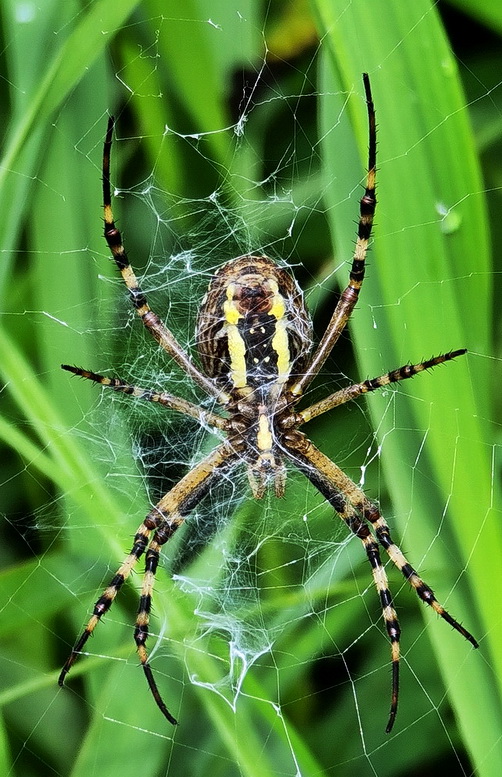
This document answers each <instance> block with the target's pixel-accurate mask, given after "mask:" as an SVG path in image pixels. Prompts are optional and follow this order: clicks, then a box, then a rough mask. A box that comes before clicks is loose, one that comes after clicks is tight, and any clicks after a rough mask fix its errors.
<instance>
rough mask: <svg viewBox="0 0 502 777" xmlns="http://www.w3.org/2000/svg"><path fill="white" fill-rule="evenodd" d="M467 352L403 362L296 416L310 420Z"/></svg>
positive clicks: (342, 390) (347, 387)
mask: <svg viewBox="0 0 502 777" xmlns="http://www.w3.org/2000/svg"><path fill="white" fill-rule="evenodd" d="M465 353H467V349H466V348H459V349H458V350H457V351H449V353H444V354H440V355H439V356H434V357H433V358H432V359H427V361H424V362H420V363H419V364H405V365H404V367H399V368H398V369H397V370H392V371H391V372H387V373H386V374H385V375H380V376H379V377H378V378H372V380H364V381H362V383H354V384H353V385H352V386H346V387H345V388H343V389H340V391H335V393H334V394H330V395H329V396H328V397H325V398H324V399H321V400H320V402H316V403H315V404H314V405H311V406H310V407H307V408H305V410H300V411H299V412H298V416H299V417H300V418H302V419H303V421H302V423H306V422H307V421H310V420H311V419H312V418H315V417H316V416H318V415H321V414H322V413H326V412H327V411H328V410H332V409H333V408H334V407H337V406H338V405H343V404H344V403H345V402H349V401H350V400H351V399H355V398H356V397H360V396H361V394H367V393H368V392H369V391H376V390H377V389H379V388H382V387H383V386H388V385H389V384H390V383H397V382H398V381H401V380H406V379H407V378H413V376H414V375H417V374H418V373H419V372H423V371H424V370H430V369H431V368H432V367H436V366H437V365H438V364H443V363H444V362H448V361H451V359H455V358H456V357H457V356H463V355H464V354H465Z"/></svg>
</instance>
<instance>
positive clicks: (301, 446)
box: [285, 432, 479, 733]
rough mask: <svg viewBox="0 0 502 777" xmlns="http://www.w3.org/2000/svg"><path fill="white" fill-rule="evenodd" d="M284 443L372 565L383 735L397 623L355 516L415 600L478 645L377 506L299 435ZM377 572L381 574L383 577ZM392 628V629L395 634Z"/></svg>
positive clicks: (393, 709) (369, 545)
mask: <svg viewBox="0 0 502 777" xmlns="http://www.w3.org/2000/svg"><path fill="white" fill-rule="evenodd" d="M285 443H286V447H285V453H287V455H288V457H289V459H290V460H291V461H292V462H293V463H294V464H295V466H296V467H298V469H300V470H301V471H302V472H303V473H304V474H305V475H306V477H307V478H308V479H309V480H310V481H311V482H312V483H313V484H314V485H315V486H316V488H317V489H318V490H319V491H320V492H321V494H323V496H324V497H325V498H326V499H327V500H328V501H329V502H330V504H332V505H333V507H334V508H335V510H336V511H337V512H338V513H339V514H340V515H341V517H342V518H343V520H344V521H345V522H346V523H347V525H348V526H349V528H350V529H351V531H352V532H354V533H355V534H357V536H358V537H359V538H360V539H361V540H362V542H363V544H364V545H365V548H366V553H367V555H368V559H369V560H370V563H371V565H372V569H373V577H374V580H375V584H376V586H377V589H378V591H379V594H380V599H381V603H382V607H383V608H384V610H383V611H384V619H385V622H386V626H387V631H388V634H389V637H390V640H391V646H392V667H393V670H392V678H393V679H392V703H391V713H390V717H389V722H388V725H387V729H386V731H387V733H389V732H390V730H391V729H392V726H393V724H394V719H395V715H396V710H397V693H398V681H399V668H398V662H399V624H398V623H397V619H396V623H393V617H394V616H395V611H394V609H393V606H392V597H391V595H390V592H389V590H388V587H387V584H386V581H387V578H386V576H385V571H384V570H383V568H381V566H379V557H378V555H374V547H373V545H372V543H373V542H374V538H373V535H372V533H371V532H370V530H369V528H368V527H367V526H365V525H364V524H362V525H363V526H365V528H366V529H367V531H368V535H365V533H364V530H363V529H361V528H360V527H359V524H358V523H357V521H359V522H360V523H361V519H360V518H359V516H362V517H363V518H364V519H365V520H366V521H368V523H369V524H370V525H371V526H372V528H373V530H374V533H375V538H376V541H377V542H378V544H380V545H381V547H382V548H383V549H384V550H385V551H386V553H387V554H388V556H389V558H390V560H391V561H392V563H393V564H394V565H395V566H396V567H397V568H398V569H399V570H400V572H401V573H402V574H403V576H404V577H405V579H406V580H407V581H408V582H409V583H410V584H411V586H412V587H413V588H414V589H415V591H416V593H417V595H418V597H419V598H420V599H421V600H422V601H423V602H425V603H426V604H428V605H429V606H430V607H432V609H433V610H435V612H437V614H438V615H440V616H441V618H443V620H445V621H446V622H447V623H449V624H450V626H452V627H453V628H454V629H455V630H456V631H458V632H459V634H462V636H463V637H465V639H467V640H468V641H469V642H470V643H471V644H472V645H473V646H474V647H475V648H477V647H479V645H478V642H477V641H476V639H475V638H474V637H473V636H472V634H470V632H468V631H467V629H465V628H464V627H463V626H462V625H461V624H460V623H459V622H458V621H456V620H455V618H453V617H452V616H451V615H450V613H449V612H448V611H447V610H445V609H444V607H443V606H442V605H441V604H440V603H439V602H438V600H437V599H436V597H435V595H434V592H433V591H432V589H431V588H430V586H428V585H427V583H425V582H424V581H423V580H422V578H421V577H420V576H419V575H418V574H417V572H416V570H415V569H414V568H413V567H412V566H411V564H410V563H409V562H408V560H407V559H406V557H405V555H404V553H403V552H402V551H401V549H400V548H399V546H398V545H396V544H395V543H394V541H393V540H392V538H391V535H390V529H389V526H388V524H387V522H386V520H385V518H384V517H383V516H382V515H381V513H380V511H379V509H378V507H377V506H376V505H375V504H374V503H373V502H371V501H370V500H369V499H368V498H367V497H366V495H365V494H364V492H363V491H362V490H361V489H360V488H359V487H358V486H357V485H356V484H355V483H354V482H353V481H352V480H351V479H350V478H349V477H348V476H347V475H346V474H345V473H344V472H343V471H342V470H341V469H340V468H339V467H338V466H337V465H336V464H335V463H334V462H332V461H331V459H329V458H328V457H327V456H325V455H324V454H323V453H322V452H321V451H320V450H319V449H318V448H316V447H315V445H314V444H313V443H312V442H311V441H310V440H309V439H308V438H307V437H305V435H303V434H302V433H301V432H291V433H290V434H289V435H286V436H285ZM347 502H348V503H349V504H350V506H351V508H353V510H354V511H355V512H354V515H355V519H354V518H353V517H352V514H351V513H348V512H347V510H348V508H347ZM337 504H338V506H337ZM345 516H347V517H345ZM351 521H352V525H351ZM353 526H355V527H356V529H357V531H354V528H353ZM376 548H377V550H378V546H376ZM380 569H381V570H382V572H383V576H382V572H380ZM375 570H376V571H375ZM385 608H390V609H389V610H387V613H386V609H385ZM394 629H396V632H395V633H394ZM396 637H397V638H396Z"/></svg>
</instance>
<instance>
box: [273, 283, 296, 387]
mask: <svg viewBox="0 0 502 777" xmlns="http://www.w3.org/2000/svg"><path fill="white" fill-rule="evenodd" d="M269 284H270V288H271V289H272V291H273V292H274V300H273V303H272V307H271V308H270V315H271V316H274V317H275V318H276V320H277V324H276V326H275V334H274V336H273V338H272V348H273V349H274V351H275V352H276V354H277V382H278V383H284V382H285V381H286V380H287V378H288V375H289V371H290V369H291V356H290V353H289V341H288V333H287V329H286V326H287V319H286V304H285V302H284V297H283V296H282V294H279V286H278V285H277V283H276V281H274V280H272V279H270V280H269Z"/></svg>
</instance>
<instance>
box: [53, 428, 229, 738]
mask: <svg viewBox="0 0 502 777" xmlns="http://www.w3.org/2000/svg"><path fill="white" fill-rule="evenodd" d="M236 459H237V454H236V453H235V452H234V451H233V449H232V448H231V447H230V445H229V444H225V443H224V444H223V445H220V446H219V447H218V448H216V449H215V450H214V451H213V452H212V453H210V454H209V456H207V457H206V458H205V459H203V461H201V462H200V463H199V464H198V465H197V466H196V467H194V469H193V470H191V471H190V472H189V473H188V474H187V475H185V477H184V478H182V479H181V480H180V481H179V483H177V484H176V485H175V486H174V487H173V488H172V489H171V490H170V491H168V493H167V494H166V495H165V496H163V497H162V499H161V500H160V501H159V502H158V503H157V505H156V506H155V507H154V508H153V509H152V510H151V511H150V512H149V513H148V515H147V516H146V518H145V520H144V522H143V523H142V524H141V526H140V527H139V529H138V531H137V532H136V535H135V537H134V543H133V546H132V549H131V552H130V553H129V555H128V556H127V557H126V559H125V560H124V562H123V563H122V564H121V566H120V567H119V569H118V570H117V572H116V574H115V575H114V576H113V578H112V580H111V581H110V583H109V585H108V586H107V587H106V588H105V590H104V591H103V593H102V595H101V596H100V598H99V599H98V601H97V602H96V604H95V606H94V610H93V614H92V616H91V618H90V619H89V622H88V624H87V626H86V627H85V629H84V631H83V633H82V634H81V636H80V637H79V639H78V640H77V643H76V644H75V647H74V648H73V650H72V652H71V653H70V656H69V657H68V659H67V661H66V663H65V665H64V666H63V669H62V670H61V674H60V675H59V681H58V682H59V685H64V681H65V677H66V675H67V674H68V672H69V670H70V669H71V667H72V666H73V664H74V663H75V661H76V659H77V658H78V656H79V654H80V653H81V652H82V650H83V648H84V646H85V644H86V642H87V640H88V639H89V637H90V636H91V634H92V633H93V632H94V629H95V628H96V626H97V624H98V622H99V621H100V620H101V618H102V616H103V615H104V614H105V613H107V612H108V610H109V609H110V607H111V606H112V604H113V602H114V601H115V598H116V596H117V594H118V592H119V591H120V589H121V587H122V585H123V584H124V582H125V581H126V580H127V578H128V577H129V575H130V573H131V572H132V570H133V568H134V566H135V564H136V562H137V561H138V559H139V558H141V556H142V555H143V553H144V552H145V548H147V543H148V539H149V536H150V534H151V532H152V531H153V532H154V536H153V539H152V540H151V542H150V544H149V545H148V548H147V550H146V555H145V572H144V576H143V584H142V589H141V596H140V602H139V608H138V615H137V618H136V628H135V632H134V639H135V642H136V646H137V649H138V654H139V659H140V662H141V665H142V667H143V670H144V672H145V676H146V679H147V682H148V685H149V688H150V690H151V692H152V695H153V697H154V699H155V701H156V703H157V706H158V707H159V709H160V710H161V712H162V714H163V715H164V716H165V717H166V718H167V719H168V720H169V722H170V723H173V724H176V720H175V718H174V717H173V716H172V715H171V713H170V712H169V710H168V709H167V707H166V705H165V704H164V701H163V700H162V697H161V695H160V693H159V690H158V688H157V684H156V682H155V680H154V677H153V674H152V669H151V667H150V664H149V663H148V654H147V652H146V647H145V643H146V640H147V637H148V623H149V616H150V610H151V600H152V591H153V585H154V580H155V573H156V571H157V566H158V563H159V554H160V549H161V547H162V545H164V544H165V543H166V542H167V541H168V540H169V539H170V538H171V537H172V536H173V534H174V533H175V531H176V530H177V529H178V528H179V527H180V526H181V524H182V523H183V521H184V518H185V516H186V515H187V514H188V513H189V512H190V511H191V510H193V509H194V507H196V506H197V504H198V503H199V502H200V501H201V500H202V499H203V498H204V497H205V496H206V494H207V493H208V491H209V488H210V486H211V485H212V483H213V481H214V480H215V479H216V478H217V477H218V476H219V475H220V474H221V472H222V469H223V468H224V467H227V466H230V465H232V464H234V463H235V461H236Z"/></svg>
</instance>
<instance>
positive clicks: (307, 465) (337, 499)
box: [288, 435, 401, 733]
mask: <svg viewBox="0 0 502 777" xmlns="http://www.w3.org/2000/svg"><path fill="white" fill-rule="evenodd" d="M295 437H296V435H295ZM301 438H303V440H305V441H306V443H309V441H308V440H307V439H306V438H305V437H304V435H301ZM313 447H314V446H312V448H313ZM291 448H293V446H290V449H289V453H288V455H289V458H290V459H291V460H292V461H293V463H294V464H295V465H296V466H297V467H298V469H300V471H301V472H303V473H304V474H305V475H306V477H307V478H308V479H309V480H310V481H311V483H312V484H313V485H314V486H315V487H316V488H317V489H318V491H320V492H321V494H322V495H323V496H324V497H325V499H326V500H327V501H328V502H329V503H330V504H331V506H332V507H333V508H334V509H335V510H336V512H337V513H338V515H339V516H340V518H341V519H342V520H343V521H344V523H345V524H346V525H347V527H348V528H349V529H350V531H351V532H352V533H353V534H355V536H356V537H358V538H359V539H360V540H361V542H362V544H363V546H364V549H365V551H366V556H367V558H368V561H369V563H370V566H371V572H372V575H373V582H374V584H375V588H376V590H377V593H378V596H379V599H380V604H381V607H382V614H383V619H384V622H385V628H386V630H387V634H388V636H389V640H390V644H391V658H392V686H391V705H390V713H389V721H388V723H387V727H386V732H387V733H389V732H390V731H391V730H392V727H393V725H394V721H395V718H396V714H397V705H398V701H399V660H400V637H401V628H400V626H399V621H398V618H397V613H396V610H395V609H394V603H393V600H392V594H391V591H390V589H389V583H388V579H387V573H386V572H385V567H384V566H383V564H382V561H381V558H380V550H379V547H378V542H377V539H376V537H375V536H374V535H373V533H372V531H371V529H370V528H369V526H368V525H367V523H366V522H365V520H364V518H362V517H361V516H360V515H358V513H357V511H356V509H355V508H354V506H353V505H352V504H351V501H350V499H349V498H348V494H347V493H346V492H345V491H344V489H343V487H342V485H341V484H340V483H337V482H336V481H335V480H334V479H333V478H331V477H329V476H327V475H326V473H325V472H323V471H322V470H321V469H320V468H319V467H318V466H317V463H314V453H313V451H311V450H310V448H309V447H308V445H307V446H302V451H301V453H300V451H299V450H298V449H297V447H296V446H295V447H294V448H293V450H294V455H293V450H291Z"/></svg>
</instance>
